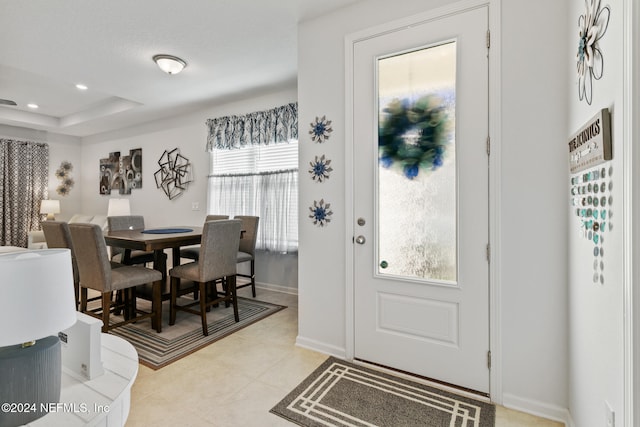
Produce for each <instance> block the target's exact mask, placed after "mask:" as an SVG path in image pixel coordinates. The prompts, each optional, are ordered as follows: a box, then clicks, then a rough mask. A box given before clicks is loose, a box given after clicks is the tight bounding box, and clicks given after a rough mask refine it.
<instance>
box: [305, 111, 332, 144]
mask: <svg viewBox="0 0 640 427" xmlns="http://www.w3.org/2000/svg"><path fill="white" fill-rule="evenodd" d="M331 132H333V129H332V128H331V120H327V117H326V116H322V117H321V118H318V117H316V119H315V120H314V121H313V122H311V129H309V135H311V140H312V141H313V142H320V143H322V142H325V141H326V140H327V139H329V136H331Z"/></svg>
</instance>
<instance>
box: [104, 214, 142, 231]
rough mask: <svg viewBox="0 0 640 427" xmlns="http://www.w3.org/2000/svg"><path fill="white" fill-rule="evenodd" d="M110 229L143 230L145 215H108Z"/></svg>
mask: <svg viewBox="0 0 640 427" xmlns="http://www.w3.org/2000/svg"><path fill="white" fill-rule="evenodd" d="M107 222H108V224H109V230H110V231H121V230H142V229H144V217H143V216H142V215H122V216H110V217H107Z"/></svg>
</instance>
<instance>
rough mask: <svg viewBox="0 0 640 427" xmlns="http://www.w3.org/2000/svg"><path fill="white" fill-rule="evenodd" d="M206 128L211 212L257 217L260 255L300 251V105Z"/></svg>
mask: <svg viewBox="0 0 640 427" xmlns="http://www.w3.org/2000/svg"><path fill="white" fill-rule="evenodd" d="M207 124H208V125H209V140H208V145H207V148H208V151H209V152H210V165H211V169H210V174H209V206H208V209H207V210H208V212H209V213H210V214H227V215H229V216H231V217H233V216H235V215H255V216H259V217H260V224H259V226H258V237H257V242H256V248H257V249H261V250H268V251H274V252H281V253H285V252H295V251H297V249H298V141H297V137H298V135H297V104H289V105H287V106H284V107H278V108H276V109H273V110H268V111H261V112H256V113H252V114H249V115H246V116H231V117H222V118H219V119H213V120H209V121H208V122H207Z"/></svg>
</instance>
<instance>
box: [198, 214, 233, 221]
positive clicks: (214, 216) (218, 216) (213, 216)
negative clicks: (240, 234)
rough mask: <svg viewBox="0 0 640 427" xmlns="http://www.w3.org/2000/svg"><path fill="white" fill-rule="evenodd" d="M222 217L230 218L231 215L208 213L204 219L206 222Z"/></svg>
mask: <svg viewBox="0 0 640 427" xmlns="http://www.w3.org/2000/svg"><path fill="white" fill-rule="evenodd" d="M220 219H229V215H207V218H206V219H205V220H204V222H207V221H218V220H220Z"/></svg>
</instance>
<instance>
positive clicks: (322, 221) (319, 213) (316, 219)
mask: <svg viewBox="0 0 640 427" xmlns="http://www.w3.org/2000/svg"><path fill="white" fill-rule="evenodd" d="M309 210H310V211H311V214H309V218H311V220H312V221H313V223H314V224H315V225H318V226H320V227H324V226H325V225H327V224H328V223H329V222H331V215H333V212H332V211H331V204H330V203H325V202H324V199H320V201H317V200H314V201H313V206H309Z"/></svg>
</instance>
